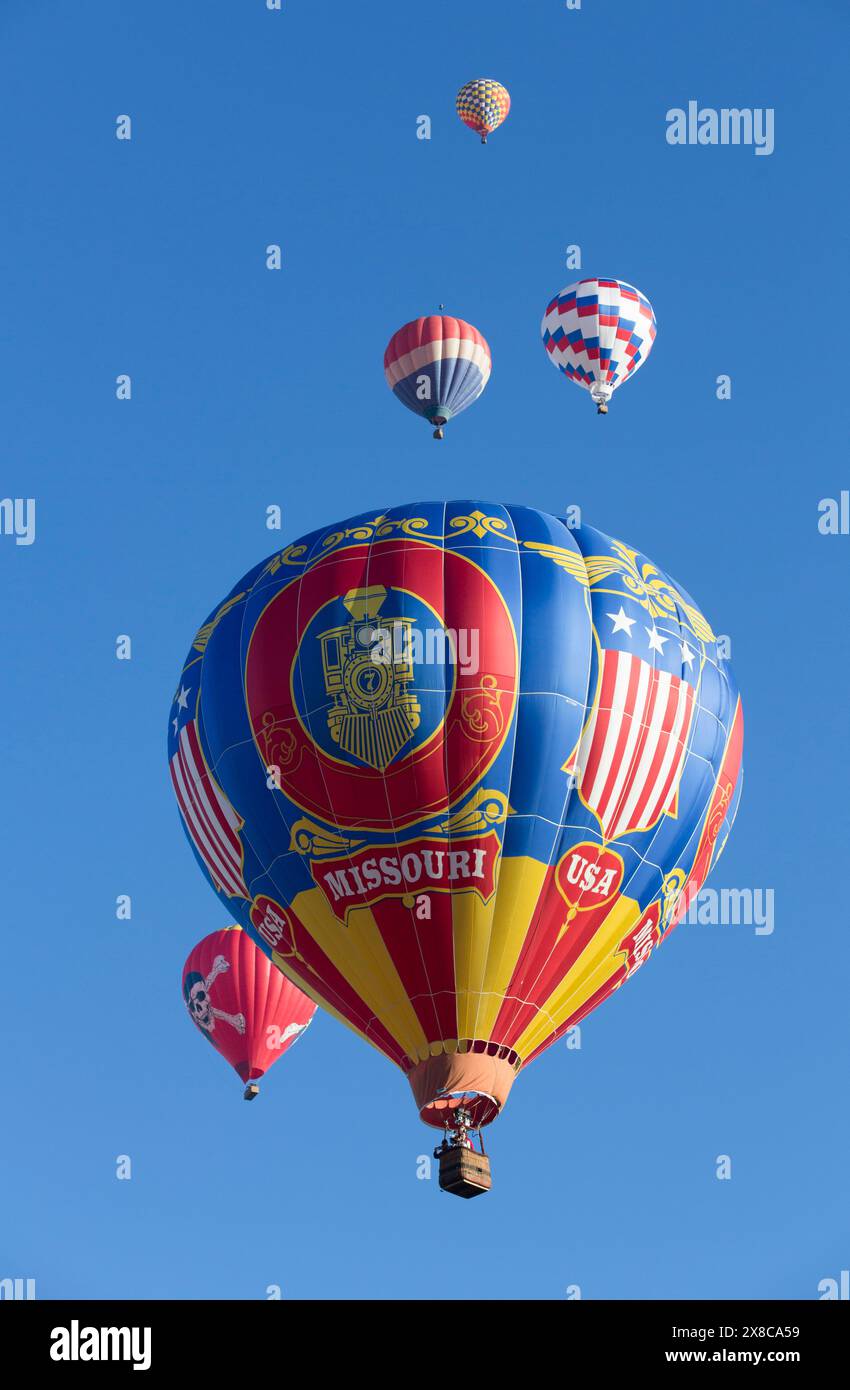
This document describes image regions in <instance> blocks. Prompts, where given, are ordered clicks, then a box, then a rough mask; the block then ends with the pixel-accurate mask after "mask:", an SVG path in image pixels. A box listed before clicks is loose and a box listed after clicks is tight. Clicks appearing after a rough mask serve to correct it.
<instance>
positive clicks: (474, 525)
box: [449, 511, 508, 540]
mask: <svg viewBox="0 0 850 1390" xmlns="http://www.w3.org/2000/svg"><path fill="white" fill-rule="evenodd" d="M449 526H450V527H451V529H452V531H453V532H454V533H455V535H458V536H465V535H466V534H467V533H468V532H470V531H471V532H472V534H473V535H475V536H477V537H478V539H479V540H482V539H483V538H484V536H502V535H504V534H505V532H506V531H507V529H508V523H507V522H506V521H505V519H504V517H501V516H485V514H484V512H479V511H474V512H470V514H469V516H453V517H452V519H451V521H450V522H449Z"/></svg>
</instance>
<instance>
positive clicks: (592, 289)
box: [540, 278, 656, 403]
mask: <svg viewBox="0 0 850 1390" xmlns="http://www.w3.org/2000/svg"><path fill="white" fill-rule="evenodd" d="M540 332H541V335H542V337H543V346H544V347H545V349H546V352H547V354H548V357H549V361H550V362H551V363H552V365H553V366H555V367H557V368H558V370H559V371H560V372H563V373H564V376H566V377H568V378H569V379H570V381H574V382H576V383H577V385H579V386H582V387H583V388H584V389H585V390H586V391H589V392H590V394H591V396H592V398H593V399H594V400H595V401H596V402H597V403H599V402H602V401H607V400H609V399H610V397H611V396H612V395H613V393H614V391H616V390H617V389H618V387H620V386H622V384H623V382H624V381H628V379H629V377H631V376H634V374H635V372H636V371H638V369H639V368H640V367H642V366H643V364H644V362H645V361H646V359H647V358H648V356H649V354H650V352H651V351H652V346H653V343H654V342H655V334H656V322H655V312H654V310H653V308H652V305H651V304H650V302H649V300H648V299H647V298H646V296H645V295H643V294H641V292H640V290H637V289H635V287H634V285H628V284H626V282H625V281H624V280H599V279H592V278H588V279H586V280H578V281H576V283H575V284H572V285H567V287H566V288H565V289H563V290H560V291H559V292H558V294H556V295H555V296H554V298H553V299H551V300H550V301H549V303H548V304H547V306H546V312H545V314H544V315H543V322H542V324H541V326H540Z"/></svg>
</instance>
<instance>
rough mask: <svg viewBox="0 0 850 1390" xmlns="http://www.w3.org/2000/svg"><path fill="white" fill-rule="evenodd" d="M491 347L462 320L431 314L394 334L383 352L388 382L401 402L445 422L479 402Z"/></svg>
mask: <svg viewBox="0 0 850 1390" xmlns="http://www.w3.org/2000/svg"><path fill="white" fill-rule="evenodd" d="M490 366H491V363H490V349H489V347H488V346H487V343H486V341H485V339H484V338H483V337H482V336H481V334H480V333H479V332H478V329H477V328H473V327H472V324H471V323H464V321H463V319H456V318H452V317H451V316H450V315H448V314H430V315H429V316H428V317H427V318H422V319H413V320H412V321H411V322H410V323H406V324H405V325H404V327H403V328H400V329H399V330H398V332H397V333H394V334H393V336H392V337H391V338H390V341H389V343H388V344H387V350H386V352H385V353H384V375H385V376H386V378H387V385H388V386H389V387H390V389H391V390H392V392H393V394H394V395H395V396H397V397H398V399H399V400H400V401H401V403H402V405H406V406H407V408H408V410H412V411H413V412H414V413H415V414H416V415H422V416H424V418H425V419H426V420H429V421H430V423H431V424H432V425H435V426H436V428H435V430H434V438H435V439H442V438H443V426H444V425H445V424H446V423H447V421H449V420H451V419H452V418H453V417H454V416H455V415H460V413H461V411H463V410H466V408H467V406H470V405H472V402H473V401H476V400H477V399H478V397H479V396H480V395H481V392H482V391H483V390H484V387H485V386H486V385H487V382H488V381H489V379H490Z"/></svg>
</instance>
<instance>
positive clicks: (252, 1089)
mask: <svg viewBox="0 0 850 1390" xmlns="http://www.w3.org/2000/svg"><path fill="white" fill-rule="evenodd" d="M259 1094H260V1088H259V1086H255V1085H254V1083H253V1081H252V1082H251V1084H250V1086H246V1087H245V1092H244V1095H245V1099H246V1100H256V1098H257V1096H258V1095H259Z"/></svg>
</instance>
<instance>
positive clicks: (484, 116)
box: [455, 77, 511, 145]
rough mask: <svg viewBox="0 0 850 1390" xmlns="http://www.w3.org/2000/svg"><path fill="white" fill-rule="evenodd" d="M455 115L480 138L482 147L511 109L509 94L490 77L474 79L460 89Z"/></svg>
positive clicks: (499, 83)
mask: <svg viewBox="0 0 850 1390" xmlns="http://www.w3.org/2000/svg"><path fill="white" fill-rule="evenodd" d="M455 105H456V106H457V114H458V115H459V116H460V119H461V120H462V121H463V123H464V125H468V126H469V128H470V130H474V131H476V132H477V134H478V135H480V136H481V143H482V145H486V144H487V136H488V135H490V134H491V133H492V132H493V131H494V130H496V128H497V127H498V126H500V125H501V124H502V121H503V120H504V119H505V117H506V116H507V114H508V112H509V111H510V109H511V98H510V93H509V92H508V91H507V89H506V88H505V87H503V86H502V84H501V82H495V81H494V80H493V78H492V77H476V78H474V80H473V81H472V82H467V83H465V84H464V86H463V87H461V89H460V91H459V92H458V94H457V98H456V101H455Z"/></svg>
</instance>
